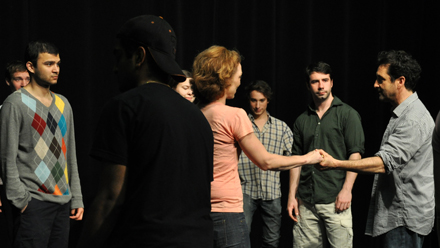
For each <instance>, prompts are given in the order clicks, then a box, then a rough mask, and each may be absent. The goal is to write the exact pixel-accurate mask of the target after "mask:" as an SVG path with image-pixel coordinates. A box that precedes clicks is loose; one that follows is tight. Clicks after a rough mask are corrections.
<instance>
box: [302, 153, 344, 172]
mask: <svg viewBox="0 0 440 248" xmlns="http://www.w3.org/2000/svg"><path fill="white" fill-rule="evenodd" d="M306 157H307V158H308V162H307V164H311V165H315V167H316V168H318V169H320V170H326V169H331V168H336V164H335V163H336V161H337V160H336V159H334V158H333V157H332V156H331V155H329V154H328V153H326V152H325V151H324V150H322V149H315V150H313V151H311V152H309V153H307V155H306Z"/></svg>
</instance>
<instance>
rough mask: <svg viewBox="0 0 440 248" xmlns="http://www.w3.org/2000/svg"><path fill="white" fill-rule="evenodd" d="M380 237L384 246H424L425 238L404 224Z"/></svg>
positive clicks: (420, 247) (385, 247) (414, 247)
mask: <svg viewBox="0 0 440 248" xmlns="http://www.w3.org/2000/svg"><path fill="white" fill-rule="evenodd" d="M379 237H380V239H381V243H383V247H384V248H422V246H423V240H424V238H425V236H423V235H420V234H417V233H415V232H413V231H411V230H409V229H408V228H406V227H404V226H399V227H396V228H394V229H393V230H391V231H389V232H387V233H385V234H383V235H381V236H379Z"/></svg>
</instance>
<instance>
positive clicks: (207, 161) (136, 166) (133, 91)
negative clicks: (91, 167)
mask: <svg viewBox="0 0 440 248" xmlns="http://www.w3.org/2000/svg"><path fill="white" fill-rule="evenodd" d="M117 38H118V40H117V44H116V47H115V49H114V54H115V57H116V65H115V73H116V74H117V76H118V80H119V83H120V86H121V89H123V90H127V91H126V92H125V93H123V94H121V95H119V96H117V97H115V98H113V99H112V100H111V101H110V102H109V103H108V104H107V105H106V106H105V107H104V110H103V113H102V116H101V119H100V122H99V125H98V128H97V132H96V137H95V141H94V145H93V148H92V151H91V156H92V157H94V158H96V159H97V160H99V161H101V162H103V163H104V166H103V171H102V173H101V175H102V176H101V180H100V187H99V192H98V195H97V197H96V198H95V201H94V202H93V204H92V206H91V207H90V210H89V211H90V215H88V216H87V217H86V223H85V227H84V230H83V235H82V237H81V240H80V242H79V244H78V247H191V248H192V247H212V238H213V237H212V232H213V227H212V221H211V219H210V217H209V214H210V209H211V205H210V183H211V181H212V179H213V177H212V174H213V172H212V165H213V162H212V154H213V150H212V149H213V137H212V131H211V128H210V126H209V124H208V122H207V121H206V119H205V117H204V116H203V114H202V113H201V112H200V110H199V109H198V108H197V107H196V106H195V105H194V104H192V103H191V102H189V101H187V100H186V99H184V98H183V97H181V96H180V95H179V94H178V93H176V92H175V91H174V90H173V89H171V88H170V87H169V86H168V85H167V84H166V82H169V76H171V77H173V78H174V79H175V80H176V81H179V82H180V81H184V80H185V76H184V75H183V73H182V70H181V69H180V67H179V66H178V65H177V63H176V62H175V60H174V58H175V45H176V36H175V34H174V31H173V29H172V28H171V26H170V25H169V24H168V23H167V22H166V21H165V20H163V19H162V18H161V17H156V16H149V15H144V16H138V17H135V18H133V19H131V20H129V21H128V22H126V23H125V24H124V25H123V27H122V29H121V30H120V31H119V33H118V35H117Z"/></svg>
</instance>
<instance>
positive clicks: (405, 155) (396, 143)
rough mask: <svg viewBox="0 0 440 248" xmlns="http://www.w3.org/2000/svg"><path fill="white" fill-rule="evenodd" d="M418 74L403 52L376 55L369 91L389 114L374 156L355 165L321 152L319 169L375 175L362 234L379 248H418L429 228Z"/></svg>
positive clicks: (426, 118)
mask: <svg viewBox="0 0 440 248" xmlns="http://www.w3.org/2000/svg"><path fill="white" fill-rule="evenodd" d="M420 73H421V68H420V65H419V64H418V63H417V61H416V60H415V59H414V58H413V57H412V56H411V55H409V54H408V53H406V52H404V51H384V52H380V53H379V56H378V69H377V72H376V81H375V83H374V88H376V89H377V90H378V93H379V99H380V100H382V101H386V102H389V103H390V104H391V105H392V107H393V109H392V116H391V119H390V122H389V123H388V126H387V129H386V130H385V133H384V136H383V139H382V143H381V146H380V149H379V151H378V152H377V153H376V154H375V155H376V156H374V157H369V158H364V159H362V160H357V161H341V160H336V159H334V158H333V157H331V156H330V155H328V154H327V153H326V152H324V151H321V154H322V155H323V156H324V160H323V161H322V162H321V164H320V165H321V166H322V167H323V168H328V169H330V168H332V169H335V168H337V169H345V170H350V171H355V172H367V173H376V175H375V179H374V184H373V193H372V196H371V204H370V211H369V214H368V220H367V229H366V234H368V235H372V236H373V237H378V239H379V241H380V242H381V244H382V245H383V247H408V248H409V247H412V248H414V247H422V245H423V240H424V237H425V236H426V235H428V234H429V233H430V232H431V230H432V227H433V225H434V212H435V201H434V176H433V152H432V147H431V140H432V132H433V129H434V120H433V119H432V116H431V114H430V113H429V111H428V110H427V109H426V107H425V106H424V105H423V103H422V102H421V101H420V99H419V97H418V95H417V93H416V92H415V91H414V90H415V88H416V85H417V81H418V80H419V79H420Z"/></svg>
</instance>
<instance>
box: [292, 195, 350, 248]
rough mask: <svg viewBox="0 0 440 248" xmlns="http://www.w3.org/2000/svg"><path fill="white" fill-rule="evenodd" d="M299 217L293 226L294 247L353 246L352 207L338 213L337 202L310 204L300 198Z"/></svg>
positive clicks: (335, 247)
mask: <svg viewBox="0 0 440 248" xmlns="http://www.w3.org/2000/svg"><path fill="white" fill-rule="evenodd" d="M298 204H299V218H298V223H295V224H294V226H293V247H294V248H321V247H332V248H333V247H334V248H343V247H353V222H352V216H351V207H350V208H348V209H347V210H345V211H343V212H341V213H336V211H335V203H334V202H333V203H330V204H315V205H312V204H308V203H306V202H303V201H301V200H300V199H298Z"/></svg>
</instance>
